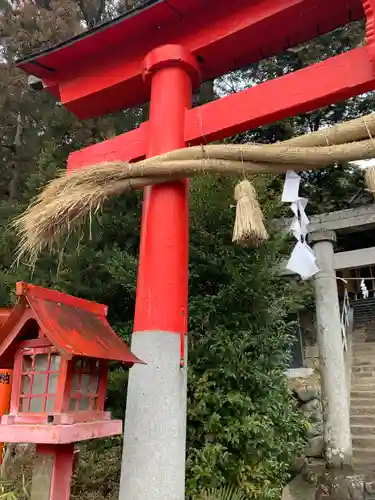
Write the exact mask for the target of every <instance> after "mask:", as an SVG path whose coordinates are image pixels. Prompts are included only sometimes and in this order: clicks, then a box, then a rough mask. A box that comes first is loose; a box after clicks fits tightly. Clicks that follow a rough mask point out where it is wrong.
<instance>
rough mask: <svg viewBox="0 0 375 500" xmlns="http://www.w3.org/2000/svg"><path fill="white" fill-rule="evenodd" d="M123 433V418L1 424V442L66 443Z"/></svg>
mask: <svg viewBox="0 0 375 500" xmlns="http://www.w3.org/2000/svg"><path fill="white" fill-rule="evenodd" d="M121 433H122V421H121V420H104V421H94V422H82V423H77V424H72V425H40V424H17V425H14V424H4V423H2V424H1V425H0V442H6V443H36V444H38V443H41V444H43V443H45V444H66V443H76V442H78V441H86V440H88V439H96V438H102V437H107V436H117V435H119V434H121Z"/></svg>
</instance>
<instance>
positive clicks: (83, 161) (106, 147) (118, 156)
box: [68, 122, 148, 171]
mask: <svg viewBox="0 0 375 500" xmlns="http://www.w3.org/2000/svg"><path fill="white" fill-rule="evenodd" d="M147 137H148V123H147V122H145V123H142V125H141V126H140V127H139V128H137V129H135V130H132V131H131V132H127V133H126V134H121V135H119V136H117V137H114V138H113V139H107V140H106V141H103V142H99V143H97V144H93V145H92V146H89V147H87V148H83V149H80V150H79V151H74V152H73V153H71V154H70V155H69V158H68V171H70V170H76V169H79V168H83V167H86V166H90V165H92V158H93V157H95V158H96V159H97V162H98V163H101V162H103V163H104V162H111V161H129V160H132V161H135V160H140V159H142V157H144V156H145V155H146V149H147ZM125 138H126V139H125Z"/></svg>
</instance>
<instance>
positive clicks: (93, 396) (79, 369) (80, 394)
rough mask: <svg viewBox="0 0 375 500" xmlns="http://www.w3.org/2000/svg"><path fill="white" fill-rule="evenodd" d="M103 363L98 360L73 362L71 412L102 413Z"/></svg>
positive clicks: (70, 392) (70, 397) (76, 359)
mask: <svg viewBox="0 0 375 500" xmlns="http://www.w3.org/2000/svg"><path fill="white" fill-rule="evenodd" d="M101 373H102V366H101V362H100V361H99V360H96V359H89V358H74V359H73V360H72V372H71V387H70V391H69V411H71V412H75V411H101V410H102V408H101V407H102V401H101V400H102V398H101V396H100V392H101V391H100V389H101Z"/></svg>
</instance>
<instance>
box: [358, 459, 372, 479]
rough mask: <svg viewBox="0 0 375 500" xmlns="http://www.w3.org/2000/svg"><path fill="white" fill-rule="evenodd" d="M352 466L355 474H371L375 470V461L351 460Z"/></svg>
mask: <svg viewBox="0 0 375 500" xmlns="http://www.w3.org/2000/svg"><path fill="white" fill-rule="evenodd" d="M353 468H354V472H355V473H357V474H364V475H368V474H371V476H372V475H373V474H374V471H375V462H374V461H373V460H372V459H371V460H369V461H366V460H365V461H362V460H353Z"/></svg>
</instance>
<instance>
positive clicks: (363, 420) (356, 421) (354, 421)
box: [350, 415, 375, 425]
mask: <svg viewBox="0 0 375 500" xmlns="http://www.w3.org/2000/svg"><path fill="white" fill-rule="evenodd" d="M350 424H351V425H375V415H351V416H350Z"/></svg>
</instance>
